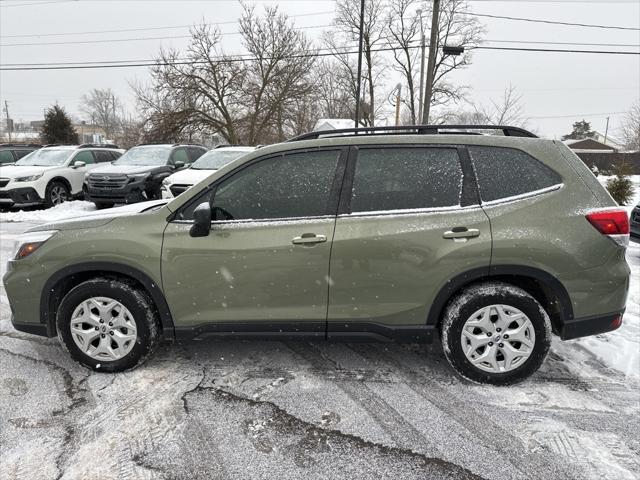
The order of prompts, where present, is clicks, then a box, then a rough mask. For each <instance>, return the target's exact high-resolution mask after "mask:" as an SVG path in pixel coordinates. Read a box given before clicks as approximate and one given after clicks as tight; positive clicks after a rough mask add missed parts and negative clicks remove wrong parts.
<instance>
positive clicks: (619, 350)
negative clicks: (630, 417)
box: [554, 175, 640, 378]
mask: <svg viewBox="0 0 640 480" xmlns="http://www.w3.org/2000/svg"><path fill="white" fill-rule="evenodd" d="M609 178H611V177H605V176H600V177H598V180H599V181H600V182H601V183H602V184H603V185H604V184H606V181H607V180H608V179H609ZM631 179H632V181H633V185H634V188H635V192H634V199H633V201H632V202H630V203H629V205H626V206H625V208H626V209H627V210H628V211H629V212H630V211H631V210H633V207H634V206H635V205H636V204H637V203H638V201H639V200H640V175H633V176H632V177H631ZM627 263H628V264H629V266H630V267H631V283H630V286H629V297H628V299H627V310H626V312H625V314H624V318H623V320H622V326H621V327H620V328H619V329H618V330H615V331H613V332H610V333H607V334H603V335H597V336H595V337H585V338H581V339H578V340H574V341H571V342H566V343H561V342H556V345H555V346H554V350H555V351H556V352H558V353H560V355H562V356H563V357H564V358H566V359H568V360H569V361H572V362H573V363H575V364H577V365H579V364H580V363H581V362H583V361H585V360H586V359H585V358H584V355H582V354H581V352H580V348H583V349H585V350H587V351H589V352H591V353H592V354H593V355H595V356H596V357H597V358H598V359H599V360H600V361H602V362H603V363H604V364H605V365H607V366H608V367H611V368H613V369H615V370H618V371H620V372H622V373H624V374H625V375H627V376H628V377H633V378H640V243H639V242H638V240H637V239H636V240H633V239H632V240H631V241H630V242H629V248H628V249H627ZM576 346H579V347H580V348H578V349H576Z"/></svg>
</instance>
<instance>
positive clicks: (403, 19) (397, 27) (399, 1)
mask: <svg viewBox="0 0 640 480" xmlns="http://www.w3.org/2000/svg"><path fill="white" fill-rule="evenodd" d="M422 5H423V3H422V2H421V1H420V0H391V2H390V4H389V9H388V12H387V28H388V29H389V36H388V37H387V39H386V40H387V43H388V45H389V46H390V47H391V48H393V49H394V50H392V52H393V59H394V62H393V68H394V70H396V71H398V72H400V73H401V74H402V76H403V78H404V81H405V82H406V86H407V94H406V95H405V97H404V100H403V103H404V104H405V105H406V106H407V108H408V109H409V115H408V118H405V119H403V123H410V124H412V125H415V124H416V120H417V117H418V97H419V88H420V86H419V85H418V84H416V83H417V82H416V77H417V75H418V73H419V72H418V68H419V65H420V60H419V59H420V49H418V48H416V47H417V46H418V44H417V43H416V42H418V41H419V40H420V36H421V35H420V33H421V29H420V16H419V15H417V14H416V12H417V10H419V9H420V7H421V6H422Z"/></svg>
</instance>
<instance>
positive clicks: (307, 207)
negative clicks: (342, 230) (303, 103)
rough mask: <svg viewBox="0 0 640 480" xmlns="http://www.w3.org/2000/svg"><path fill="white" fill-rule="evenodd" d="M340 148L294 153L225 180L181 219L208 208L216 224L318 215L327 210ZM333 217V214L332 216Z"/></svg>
mask: <svg viewBox="0 0 640 480" xmlns="http://www.w3.org/2000/svg"><path fill="white" fill-rule="evenodd" d="M339 155H340V152H339V151H338V150H326V151H318V150H316V151H311V152H298V153H290V154H286V155H279V156H277V157H271V158H267V159H265V160H261V161H259V162H257V163H254V164H252V165H250V166H248V167H246V168H244V169H242V170H240V171H238V172H237V173H235V174H233V175H232V176H230V177H227V178H226V179H224V180H223V181H222V182H221V183H220V184H219V185H218V186H217V188H216V189H215V197H214V198H213V201H211V200H210V196H211V191H209V192H206V193H205V194H204V195H202V196H201V197H200V198H198V199H197V200H196V201H195V202H194V203H192V204H191V205H189V207H187V208H186V209H185V211H184V212H183V214H182V215H181V218H182V219H191V218H193V210H194V209H195V207H196V206H197V205H198V204H200V203H202V202H206V201H208V200H209V201H210V203H211V204H212V214H213V219H214V220H266V219H276V218H296V217H317V216H322V215H327V214H331V213H330V212H328V208H329V201H330V197H331V186H332V183H333V178H334V176H335V171H336V167H337V165H338V157H339ZM334 213H335V212H334Z"/></svg>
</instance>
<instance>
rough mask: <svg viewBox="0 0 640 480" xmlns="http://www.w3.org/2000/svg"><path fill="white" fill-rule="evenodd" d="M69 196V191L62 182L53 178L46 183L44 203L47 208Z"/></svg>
mask: <svg viewBox="0 0 640 480" xmlns="http://www.w3.org/2000/svg"><path fill="white" fill-rule="evenodd" d="M70 197H71V192H69V188H68V187H67V185H66V184H65V183H64V182H61V181H59V180H54V181H53V182H51V183H49V185H47V188H46V190H45V192H44V205H45V207H47V208H51V207H54V206H56V205H59V204H61V203H64V202H66V201H67V200H69V198H70Z"/></svg>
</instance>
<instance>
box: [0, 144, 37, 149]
mask: <svg viewBox="0 0 640 480" xmlns="http://www.w3.org/2000/svg"><path fill="white" fill-rule="evenodd" d="M0 147H29V148H40V147H42V145H40V144H39V143H0Z"/></svg>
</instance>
